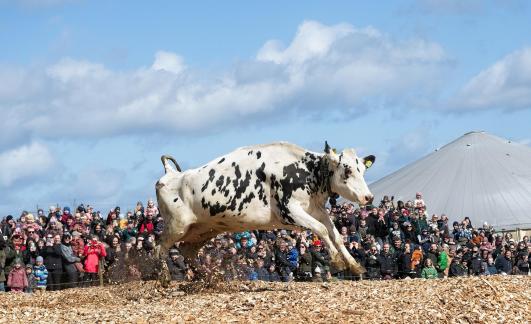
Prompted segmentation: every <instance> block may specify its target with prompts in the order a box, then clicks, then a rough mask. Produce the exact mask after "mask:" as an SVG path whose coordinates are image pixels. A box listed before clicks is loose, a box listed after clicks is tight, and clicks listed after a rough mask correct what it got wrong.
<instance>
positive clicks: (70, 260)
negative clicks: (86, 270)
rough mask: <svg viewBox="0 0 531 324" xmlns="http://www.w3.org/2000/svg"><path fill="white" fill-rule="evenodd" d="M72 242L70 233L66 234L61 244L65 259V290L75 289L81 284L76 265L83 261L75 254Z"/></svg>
mask: <svg viewBox="0 0 531 324" xmlns="http://www.w3.org/2000/svg"><path fill="white" fill-rule="evenodd" d="M71 242H72V236H71V235H70V233H66V234H64V235H63V239H62V243H61V255H62V257H63V272H64V274H65V275H64V287H65V288H74V287H76V286H77V284H78V282H79V272H78V268H77V266H76V263H79V262H81V259H80V258H79V257H78V256H77V255H76V254H75V253H74V250H73V249H72V245H71Z"/></svg>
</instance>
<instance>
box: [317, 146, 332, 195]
mask: <svg viewBox="0 0 531 324" xmlns="http://www.w3.org/2000/svg"><path fill="white" fill-rule="evenodd" d="M333 175H334V171H332V170H330V164H329V163H328V160H327V159H326V158H325V157H324V156H321V157H319V171H318V176H317V183H318V190H317V193H316V195H317V197H318V198H320V199H322V200H323V203H326V201H327V199H328V198H329V197H330V196H331V195H332V194H333V193H332V188H331V181H332V176H333Z"/></svg>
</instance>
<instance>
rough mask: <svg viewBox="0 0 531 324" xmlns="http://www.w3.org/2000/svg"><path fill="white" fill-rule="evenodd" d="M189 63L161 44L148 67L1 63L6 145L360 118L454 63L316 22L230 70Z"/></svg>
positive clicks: (416, 42) (370, 31)
mask: <svg viewBox="0 0 531 324" xmlns="http://www.w3.org/2000/svg"><path fill="white" fill-rule="evenodd" d="M183 62H184V60H183V59H182V58H181V57H180V56H178V55H177V54H174V53H170V52H164V51H160V52H157V53H156V54H155V59H154V62H153V63H152V65H151V66H150V67H139V68H137V69H136V70H132V71H125V72H123V71H113V70H111V69H108V68H107V67H105V66H104V65H102V64H99V63H94V62H88V61H84V60H75V59H71V58H65V59H63V60H60V61H59V62H58V63H56V64H53V65H52V66H48V67H44V68H18V69H14V68H3V67H0V83H2V84H7V86H6V88H5V89H1V90H0V112H1V113H2V115H3V116H5V117H4V118H3V119H2V120H0V147H1V145H2V143H3V144H4V145H5V144H9V143H13V142H14V141H17V142H18V141H23V140H27V139H28V138H30V137H33V138H40V137H46V138H52V139H55V138H61V137H64V136H81V137H95V136H111V135H117V134H124V133H131V132H135V133H142V132H146V131H153V130H157V131H163V132H188V131H205V130H206V131H210V130H212V129H213V128H218V129H219V128H220V127H227V126H229V125H231V126H232V125H241V124H242V123H246V124H248V123H249V122H253V121H259V120H264V117H268V116H269V117H276V116H286V115H287V114H290V113H294V112H298V113H302V114H303V115H304V116H308V115H314V116H315V115H321V114H323V113H325V114H326V115H327V116H328V115H330V113H335V114H336V115H341V116H342V117H343V118H352V117H355V116H358V115H359V114H361V113H364V112H365V111H366V110H367V109H370V108H371V107H373V106H378V107H382V106H383V107H387V106H400V105H408V106H410V105H411V104H412V101H413V100H419V99H420V98H422V97H423V96H425V95H426V93H429V92H430V91H431V90H432V89H434V88H436V85H437V82H438V81H436V80H440V79H441V77H440V76H441V75H442V74H444V72H445V70H446V69H447V68H448V64H447V63H448V58H447V56H446V54H445V52H444V50H443V49H442V47H441V46H440V45H438V44H437V43H434V42H429V41H426V40H422V39H406V40H397V39H393V38H391V37H390V36H388V35H386V34H383V33H381V32H380V31H378V30H377V29H375V28H373V27H366V28H355V27H353V26H351V25H348V24H339V25H335V26H327V25H323V24H321V23H318V22H314V21H307V22H304V23H302V24H301V25H300V26H299V29H298V31H297V33H296V35H295V37H294V39H293V40H292V41H291V43H290V44H289V45H288V46H287V47H285V48H284V47H283V46H282V45H280V44H279V42H278V41H269V42H267V43H266V44H265V45H264V46H263V47H262V48H261V49H260V50H259V51H258V53H257V56H256V59H253V60H249V61H244V62H240V63H238V64H236V65H234V66H232V67H228V68H227V69H226V71H222V72H218V73H215V74H205V73H203V72H201V71H198V70H194V69H190V68H188V67H186V66H185V65H184V63H183ZM280 119H285V118H280ZM11 145H12V144H11Z"/></svg>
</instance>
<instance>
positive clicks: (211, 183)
mask: <svg viewBox="0 0 531 324" xmlns="http://www.w3.org/2000/svg"><path fill="white" fill-rule="evenodd" d="M317 156H318V154H316V153H311V152H307V151H306V150H304V149H303V148H301V147H298V146H296V145H293V144H289V143H283V142H281V143H273V144H266V145H255V146H248V147H242V148H239V149H236V150H235V151H233V152H231V153H229V154H227V155H224V156H222V157H219V158H217V159H215V160H213V161H211V162H209V163H207V164H206V165H204V166H202V167H201V168H198V169H193V170H188V171H186V172H185V173H184V174H183V175H182V180H181V181H182V183H181V188H183V189H184V190H185V191H186V194H187V195H188V199H185V200H186V201H188V204H189V206H190V208H191V209H192V210H194V212H195V214H196V215H197V216H198V217H199V218H202V219H204V220H208V219H210V218H211V217H221V218H225V217H242V216H246V215H247V214H249V213H253V217H254V218H260V217H262V218H264V219H263V220H260V221H261V222H266V221H267V219H266V218H267V217H269V216H270V215H271V213H272V212H278V209H279V206H278V205H279V204H278V201H282V200H284V202H285V201H286V196H289V197H291V196H293V193H294V192H295V191H297V190H298V189H303V191H304V189H305V188H304V186H305V185H306V184H307V183H308V180H307V179H306V178H307V177H308V176H309V175H311V173H312V172H313V171H309V170H307V169H308V168H307V167H306V166H307V163H306V162H303V161H307V160H308V159H312V158H313V159H317ZM190 188H192V189H191V192H190ZM183 194H185V193H183Z"/></svg>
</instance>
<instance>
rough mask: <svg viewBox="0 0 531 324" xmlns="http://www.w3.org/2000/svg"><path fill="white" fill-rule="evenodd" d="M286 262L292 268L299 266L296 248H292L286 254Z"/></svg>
mask: <svg viewBox="0 0 531 324" xmlns="http://www.w3.org/2000/svg"><path fill="white" fill-rule="evenodd" d="M288 261H289V263H291V265H292V266H293V267H294V268H297V267H298V266H299V251H297V249H296V248H293V249H291V250H290V251H289V252H288Z"/></svg>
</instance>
